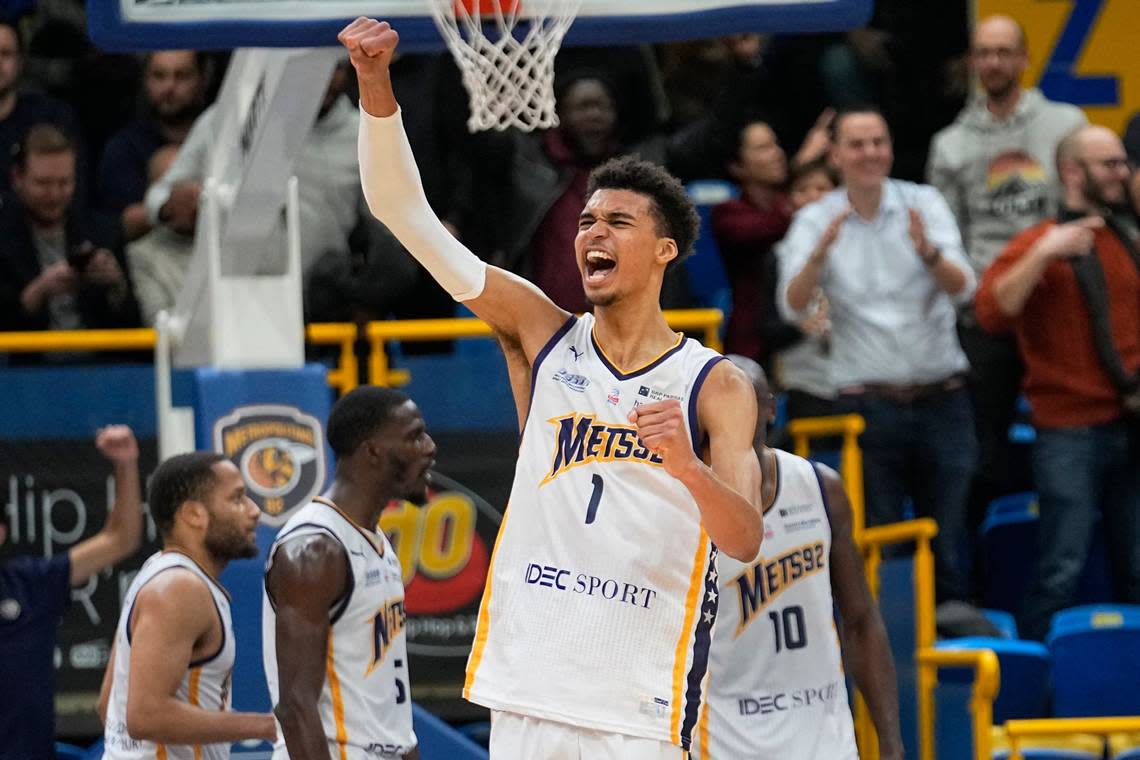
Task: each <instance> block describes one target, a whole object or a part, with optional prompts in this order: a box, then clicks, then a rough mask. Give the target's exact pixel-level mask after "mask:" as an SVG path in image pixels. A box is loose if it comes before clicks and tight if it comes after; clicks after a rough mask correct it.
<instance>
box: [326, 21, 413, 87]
mask: <svg viewBox="0 0 1140 760" xmlns="http://www.w3.org/2000/svg"><path fill="white" fill-rule="evenodd" d="M336 38H337V39H338V40H340V44H342V45H344V46H345V48H347V49H348V59H349V60H350V61H351V62H352V65H353V66H354V67H355V68H356V73H357V75H358V76H360V77H362V78H365V79H367V78H368V77H369V76H375V75H377V74H382V73H385V72H386V70H387V68H388V64H389V63H390V62H391V60H392V53H394V52H395V51H396V45H398V44H399V42H400V35H399V34H397V33H396V30H395V29H393V28H392V25H391V24H389V23H388V22H387V21H377V20H376V19H372V18H365V17H363V16H361V17H360V18H358V19H356V20H355V21H353V22H352V23H351V24H349V25H348V26H346V27H345V28H344V29H343V30H341V33H340V34H338V35H337V37H336Z"/></svg>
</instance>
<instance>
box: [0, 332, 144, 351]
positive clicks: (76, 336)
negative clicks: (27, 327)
mask: <svg viewBox="0 0 1140 760" xmlns="http://www.w3.org/2000/svg"><path fill="white" fill-rule="evenodd" d="M156 338H157V335H156V334H155V332H154V330H152V329H151V328H149V327H138V328H134V329H129V330H42V331H37V332H0V353H3V354H15V353H23V354H26V353H52V352H59V351H150V350H153V349H154V341H155V340H156Z"/></svg>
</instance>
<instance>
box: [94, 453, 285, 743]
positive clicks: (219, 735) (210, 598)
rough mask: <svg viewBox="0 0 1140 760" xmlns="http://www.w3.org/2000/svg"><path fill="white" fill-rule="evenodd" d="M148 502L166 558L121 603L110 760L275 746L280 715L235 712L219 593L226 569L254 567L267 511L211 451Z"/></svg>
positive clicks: (158, 475) (161, 477) (229, 636)
mask: <svg viewBox="0 0 1140 760" xmlns="http://www.w3.org/2000/svg"><path fill="white" fill-rule="evenodd" d="M149 496H150V498H149V501H148V503H149V505H150V513H151V516H152V517H153V518H154V521H155V524H156V525H157V526H158V529H159V531H160V532H161V533H162V546H163V549H162V551H161V552H158V553H156V554H154V555H152V556H151V557H150V559H148V560H147V561H146V563H145V564H144V565H143V566H142V569H140V570H139V573H138V575H137V576H135V579H134V581H133V582H132V583H131V585H130V588H129V589H128V590H127V595H126V597H124V599H123V614H122V615H121V616H120V617H119V625H118V628H117V630H116V631H115V644H114V648H113V651H112V653H111V658H112V659H111V664H110V665H109V673H110V676H111V677H110V678H108V679H104V683H103V686H104V691H105V694H104V699H105V704H106V721H105V722H106V729H105V731H104V743H105V749H104V751H103V757H104V758H106V760H142V759H143V758H155V757H159V758H169V759H170V760H221V759H223V758H228V757H229V756H230V744H231V743H233V742H236V741H242V740H244V739H264V740H266V741H273V740H274V739H275V738H276V727H275V726H274V723H273V716H272V715H268V714H260V713H239V712H232V711H231V710H230V709H229V707H230V692H231V687H232V683H231V679H232V675H233V666H234V655H235V646H234V632H233V627H232V625H231V622H230V597H229V594H228V593H227V592H226V590H225V589H224V588H222V586H221V584H220V583H219V582H218V577H219V576H220V575H221V573H222V570H224V569H225V567H226V565H227V564H229V562H230V560H233V559H239V558H248V557H256V556H257V543H256V542H255V532H256V530H257V518H258V516H259V515H260V514H261V512H260V510H258V508H257V505H256V504H254V503H253V501H252V500H251V499H250V498H249V497H248V496H247V495H246V490H245V483H244V482H243V481H242V478H241V473H240V472H238V468H237V467H235V466H234V465H233V463H232V462H230V461H228V460H226V459H225V458H224V457H222V455H220V454H215V453H212V452H194V453H190V454H179V455H177V456H173V457H171V458H170V459H167V460H166V461H165V462H163V463H162V464H160V465H159V466H158V469H156V470H155V471H154V474H153V475H152V476H151V480H150V494H149ZM107 689H109V690H110V691H109V693H106V690H107Z"/></svg>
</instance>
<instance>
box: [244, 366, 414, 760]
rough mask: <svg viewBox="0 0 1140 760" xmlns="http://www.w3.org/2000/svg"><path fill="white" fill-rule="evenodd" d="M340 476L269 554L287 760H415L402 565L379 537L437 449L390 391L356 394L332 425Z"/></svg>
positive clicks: (272, 641) (269, 613)
mask: <svg viewBox="0 0 1140 760" xmlns="http://www.w3.org/2000/svg"><path fill="white" fill-rule="evenodd" d="M327 429H328V439H329V445H330V446H331V447H332V450H333V453H334V454H335V455H336V460H337V464H336V474H335V475H334V477H333V483H332V486H331V488H330V489H329V491H328V493H327V495H326V496H325V497H323V498H317V499H315V500H314V501H312V502H311V503H309V504H308V505H306V506H304V507H302V508H301V509H300V510H298V511H297V513H296V514H295V515H293V516H292V517H291V518H290V519H289V521H288V522H287V523H285V525H284V526H283V527H282V528H281V532H280V533H278V535H277V540H276V541H275V542H274V543H273V547H272V548H271V549H270V551H269V564H268V569H267V571H266V575H265V604H264V607H263V613H262V618H261V621H262V651H263V653H264V657H265V673H266V677H267V680H268V681H269V693H270V697H271V698H272V699H273V703H274V705H275V706H276V707H275V711H276V713H277V718H278V720H279V721H280V722H281V735H282V740H281V741H278V743H277V746H276V747H275V748H274V753H273V757H274V758H275V760H282V759H283V758H289V757H291V758H293V760H301V758H306V759H308V758H330V757H331V758H339V760H357V759H360V760H364V758H367V759H368V760H392V759H394V758H418V757H419V753H418V751H417V750H416V749H415V747H416V735H415V733H414V732H413V731H412V702H411V693H410V691H409V689H408V670H407V657H408V656H407V652H406V637H405V634H404V620H405V615H404V584H403V576H402V574H401V572H400V560H399V559H398V558H397V557H396V552H395V551H394V550H393V549H392V545H391V544H390V543H389V542H388V538H387V537H386V536H385V535H384V534H383V533H381V532H380V531H378V530H377V527H376V526H377V523H378V521H379V520H380V513H381V512H382V511H383V509H384V507H385V506H386V505H387V504H388V503H389V502H390V501H391V500H393V499H408V500H409V501H413V502H416V503H423V501H424V500H425V499H426V498H427V484H428V470H429V469H431V466H432V465H433V464H434V462H435V443H433V442H432V439H431V437H430V436H429V435H428V433H427V429H426V428H425V426H424V421H423V417H421V416H420V412H419V409H418V408H417V407H416V405H415V404H414V403H413V402H412V400H411V399H409V398H408V397H407V396H405V395H404V394H402V393H400V392H399V391H395V390H392V389H390V388H375V387H366V388H358V389H356V390H354V391H352V392H351V393H349V394H347V395H346V396H344V398H342V399H340V400H339V401H338V402H337V403H336V404H335V405H334V406H333V409H332V413H331V414H330V415H329V421H328V426H327Z"/></svg>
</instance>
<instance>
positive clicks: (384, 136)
mask: <svg viewBox="0 0 1140 760" xmlns="http://www.w3.org/2000/svg"><path fill="white" fill-rule="evenodd" d="M357 150H358V151H359V154H360V182H361V185H363V187H364V198H365V200H366V201H368V209H369V210H370V211H371V212H372V215H373V216H375V217H376V218H377V219H379V220H380V221H381V222H383V223H384V225H385V226H386V227H387V228H388V229H389V230H391V231H392V234H393V235H395V236H396V238H397V239H398V240H399V241H400V243H401V244H402V245H403V246H404V247H405V248H407V249H408V252H409V253H411V254H412V256H413V257H414V258H415V259H416V261H418V262H420V263H421V264H423V265H424V268H425V269H427V270H428V272H430V273H431V276H432V277H434V278H435V280H436V282H438V283H439V284H440V286H441V287H443V289H444V290H446V291H447V292H448V293H450V294H451V297H452V298H454V299H455V300H456V301H468V300H470V299H472V298H478V297H479V294H480V293H482V292H483V285H484V283H485V281H486V277H487V264H486V263H485V262H483V261H482V260H480V259H479V257H478V256H476V255H475V254H473V253H472V252H471V251H469V250H468V249H467V247H466V246H464V245H463V244H462V243H460V242H459V241H458V240H456V239H455V238H454V237H453V236H452V235H451V233H449V232H448V231H447V229H446V228H445V227H444V226H443V224H442V223H440V221H439V219H437V218H436V216H435V214H434V213H432V210H431V206H429V205H428V201H427V196H425V195H424V188H423V185H422V184H421V182H420V172H419V168H418V167H417V166H416V159H415V157H414V156H413V155H412V147H411V145H409V144H408V137H407V135H406V134H404V122H403V120H402V119H401V117H400V112H399V111H397V112H396V113H395V114H393V115H392V116H388V117H378V116H373V115H371V114H369V113H368V112H367V111H365V110H364V109H363V108H362V109H360V139H359V141H358V143H357Z"/></svg>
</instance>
